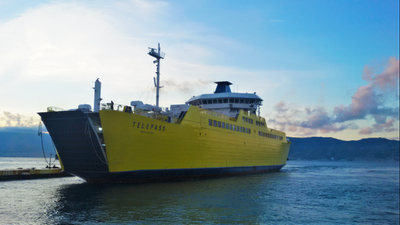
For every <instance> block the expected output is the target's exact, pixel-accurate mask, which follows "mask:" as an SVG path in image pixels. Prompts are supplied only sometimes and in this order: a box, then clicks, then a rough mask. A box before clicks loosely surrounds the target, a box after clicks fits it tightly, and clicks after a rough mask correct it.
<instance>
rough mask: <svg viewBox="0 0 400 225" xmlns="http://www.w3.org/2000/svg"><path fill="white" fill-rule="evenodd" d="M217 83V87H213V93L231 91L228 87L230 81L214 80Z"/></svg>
mask: <svg viewBox="0 0 400 225" xmlns="http://www.w3.org/2000/svg"><path fill="white" fill-rule="evenodd" d="M215 83H216V84H218V85H217V88H216V89H215V91H214V93H226V92H229V93H230V92H231V88H230V87H229V85H231V84H232V83H231V82H229V81H218V82H215Z"/></svg>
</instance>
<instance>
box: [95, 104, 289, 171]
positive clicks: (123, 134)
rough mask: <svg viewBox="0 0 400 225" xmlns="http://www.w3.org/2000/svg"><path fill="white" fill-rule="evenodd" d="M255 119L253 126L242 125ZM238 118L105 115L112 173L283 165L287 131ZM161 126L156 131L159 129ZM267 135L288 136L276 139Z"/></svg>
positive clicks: (202, 113)
mask: <svg viewBox="0 0 400 225" xmlns="http://www.w3.org/2000/svg"><path fill="white" fill-rule="evenodd" d="M242 116H246V117H248V118H251V119H253V124H250V123H247V122H244V121H242ZM238 118H239V119H237V120H236V119H234V118H229V117H227V116H224V115H221V114H217V113H214V112H212V111H207V110H204V109H199V108H197V107H195V106H191V107H190V109H189V110H188V112H187V113H186V116H185V117H184V119H183V120H182V122H181V123H180V124H178V123H168V122H165V121H163V120H162V118H158V119H157V118H156V119H153V118H148V117H145V116H141V115H138V114H134V113H125V112H120V111H111V110H101V111H100V119H101V124H102V129H103V135H104V141H105V145H106V147H105V149H106V154H107V158H108V163H109V170H110V172H120V171H133V170H152V169H183V168H211V167H241V166H268V165H284V164H286V159H287V156H288V153H289V148H290V142H287V140H286V135H285V133H283V132H280V131H275V130H272V129H269V128H267V127H260V126H257V125H256V122H255V121H256V120H258V121H263V122H264V124H265V120H264V119H263V118H260V117H257V116H256V115H254V114H253V115H247V114H246V113H245V112H243V111H241V112H240V114H239V117H238ZM209 119H212V120H217V121H220V122H224V123H230V124H233V125H235V126H241V127H246V128H250V129H251V134H248V133H242V132H238V131H233V130H228V129H224V128H219V127H214V126H209ZM156 126H157V128H156ZM258 131H263V132H267V133H271V134H275V135H280V136H283V140H276V139H271V138H267V137H262V136H259V135H258Z"/></svg>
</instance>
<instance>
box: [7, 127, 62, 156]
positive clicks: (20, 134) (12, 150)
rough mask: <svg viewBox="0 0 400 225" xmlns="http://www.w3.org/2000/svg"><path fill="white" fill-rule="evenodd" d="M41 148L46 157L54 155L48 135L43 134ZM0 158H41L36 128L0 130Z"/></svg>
mask: <svg viewBox="0 0 400 225" xmlns="http://www.w3.org/2000/svg"><path fill="white" fill-rule="evenodd" d="M43 146H44V150H45V154H46V157H49V156H50V154H53V155H54V154H55V151H54V149H53V145H52V142H51V138H50V135H49V134H45V133H43ZM0 157H43V151H42V144H41V138H40V137H39V136H38V129H37V127H35V128H25V127H18V128H16V127H5V128H0Z"/></svg>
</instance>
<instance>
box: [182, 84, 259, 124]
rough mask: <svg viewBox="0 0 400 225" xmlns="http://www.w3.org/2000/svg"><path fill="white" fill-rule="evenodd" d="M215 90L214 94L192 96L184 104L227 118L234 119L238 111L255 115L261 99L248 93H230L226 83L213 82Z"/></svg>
mask: <svg viewBox="0 0 400 225" xmlns="http://www.w3.org/2000/svg"><path fill="white" fill-rule="evenodd" d="M215 83H216V84H217V88H216V89H215V92H214V94H203V95H199V96H193V97H192V98H191V99H189V100H188V101H187V102H186V104H190V105H194V106H198V107H201V108H203V109H209V110H212V111H215V112H218V113H222V114H225V115H227V116H231V117H235V116H236V115H237V114H238V113H239V112H240V110H244V111H247V112H250V113H253V114H256V112H257V109H259V107H260V106H261V102H262V99H261V98H260V97H258V96H257V95H256V93H255V92H254V94H249V93H232V92H231V89H230V87H229V86H230V85H231V84H232V83H230V82H228V81H219V82H215Z"/></svg>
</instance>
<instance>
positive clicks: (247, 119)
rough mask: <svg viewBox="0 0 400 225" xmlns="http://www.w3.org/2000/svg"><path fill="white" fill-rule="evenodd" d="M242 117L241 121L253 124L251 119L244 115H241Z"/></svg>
mask: <svg viewBox="0 0 400 225" xmlns="http://www.w3.org/2000/svg"><path fill="white" fill-rule="evenodd" d="M242 119H243V122H246V123H250V124H253V119H250V118H247V117H245V116H242ZM256 122H257V121H256Z"/></svg>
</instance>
